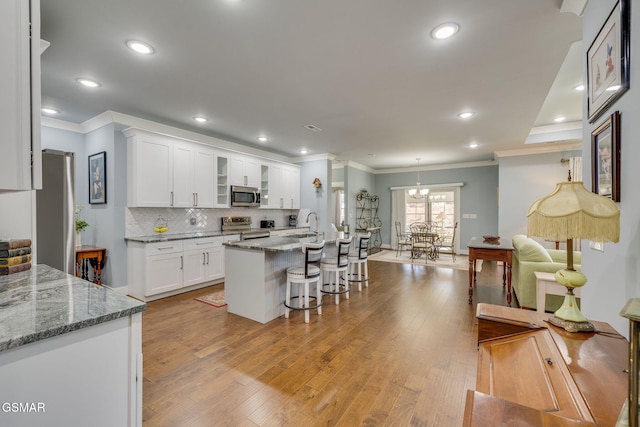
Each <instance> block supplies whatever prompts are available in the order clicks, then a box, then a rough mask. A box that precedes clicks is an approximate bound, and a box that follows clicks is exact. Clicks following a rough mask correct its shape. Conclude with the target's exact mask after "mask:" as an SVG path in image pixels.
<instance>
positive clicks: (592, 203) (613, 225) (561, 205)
mask: <svg viewBox="0 0 640 427" xmlns="http://www.w3.org/2000/svg"><path fill="white" fill-rule="evenodd" d="M527 234H529V235H530V236H537V237H542V238H543V239H545V240H551V241H560V240H566V239H587V240H591V241H594V242H617V241H618V240H619V239H620V210H619V209H618V207H617V206H616V204H615V203H614V202H613V201H612V200H611V199H607V198H606V197H602V196H599V195H597V194H595V193H592V192H590V191H588V190H587V189H586V188H584V185H582V182H580V181H576V182H561V183H560V184H558V185H557V186H556V189H555V190H554V192H553V193H551V194H549V195H548V196H545V197H543V198H541V199H540V200H537V201H536V202H534V203H533V204H532V205H531V207H530V208H529V212H528V213H527Z"/></svg>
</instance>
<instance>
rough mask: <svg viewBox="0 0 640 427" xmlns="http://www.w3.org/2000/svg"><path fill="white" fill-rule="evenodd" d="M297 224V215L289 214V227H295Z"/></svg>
mask: <svg viewBox="0 0 640 427" xmlns="http://www.w3.org/2000/svg"><path fill="white" fill-rule="evenodd" d="M297 225H298V215H289V227H296V226H297Z"/></svg>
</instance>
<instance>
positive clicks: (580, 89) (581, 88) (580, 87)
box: [573, 85, 584, 91]
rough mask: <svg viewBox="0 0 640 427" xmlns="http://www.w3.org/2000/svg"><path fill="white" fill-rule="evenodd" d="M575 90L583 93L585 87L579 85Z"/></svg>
mask: <svg viewBox="0 0 640 427" xmlns="http://www.w3.org/2000/svg"><path fill="white" fill-rule="evenodd" d="M573 90H577V91H583V90H584V85H578V86H576V87H574V88H573Z"/></svg>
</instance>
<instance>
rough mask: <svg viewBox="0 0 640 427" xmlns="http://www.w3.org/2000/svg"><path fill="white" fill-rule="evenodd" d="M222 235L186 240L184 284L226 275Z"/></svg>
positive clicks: (193, 283) (187, 284)
mask: <svg viewBox="0 0 640 427" xmlns="http://www.w3.org/2000/svg"><path fill="white" fill-rule="evenodd" d="M223 257H224V252H223V247H222V237H210V238H202V239H191V240H185V241H184V260H185V264H184V271H183V274H184V286H191V285H196V284H198V283H202V282H208V281H211V280H215V279H220V278H222V277H224V270H223V267H222V265H223V264H224V258H223Z"/></svg>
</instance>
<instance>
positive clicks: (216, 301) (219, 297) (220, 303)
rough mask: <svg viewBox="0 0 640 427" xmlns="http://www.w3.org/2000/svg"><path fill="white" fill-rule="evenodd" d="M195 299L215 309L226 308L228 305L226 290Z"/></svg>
mask: <svg viewBox="0 0 640 427" xmlns="http://www.w3.org/2000/svg"><path fill="white" fill-rule="evenodd" d="M194 299H195V300H196V301H200V302H203V303H205V304H208V305H212V306H214V307H224V306H225V305H227V302H226V301H225V300H224V290H222V291H215V292H211V293H210V294H205V295H202V296H201V297H198V298H194Z"/></svg>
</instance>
